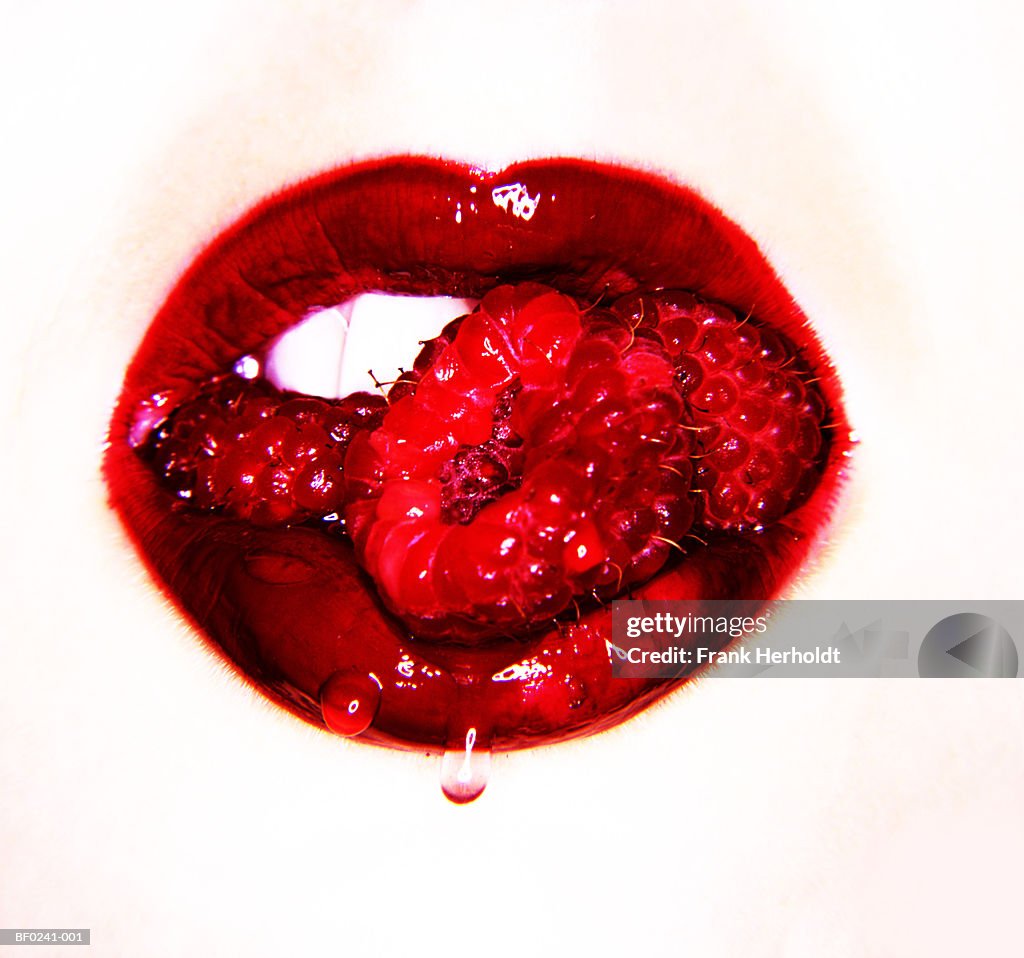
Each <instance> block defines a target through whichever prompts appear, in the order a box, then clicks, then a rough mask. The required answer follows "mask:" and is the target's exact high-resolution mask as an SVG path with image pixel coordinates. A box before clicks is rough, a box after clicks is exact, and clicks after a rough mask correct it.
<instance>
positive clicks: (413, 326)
mask: <svg viewBox="0 0 1024 958" xmlns="http://www.w3.org/2000/svg"><path fill="white" fill-rule="evenodd" d="M477 302H478V300H475V299H456V298H455V297H453V296H394V295H391V294H388V293H363V294H361V295H359V296H356V297H355V298H354V299H351V300H349V301H348V302H347V303H346V304H345V305H347V306H350V307H351V310H352V312H351V316H352V322H351V325H350V326H349V330H348V338H347V340H346V342H345V351H344V354H343V355H342V357H341V370H340V375H339V377H338V380H337V393H336V395H338V396H347V395H349V393H354V392H359V391H361V390H365V391H367V392H373V391H375V389H376V387H375V385H374V382H373V376H371V375H370V373H369V370H372V371H373V375H374V376H376V377H377V379H378V381H380V382H387V381H390V380H393V379H396V378H397V377H398V372H399V369H400V368H401V369H411V368H412V364H413V361H414V360H415V359H416V356H417V354H418V353H419V351H420V346H419V343H420V342H421V341H424V340H427V339H433V338H434V337H435V336H436V335H437V334H438V333H439V332H441V330H442V329H443V328H444V327H445V326H446V325H447V324H448V323H450V322H451V321H452V320H453V319H455V318H456V317H458V316H464V315H465V314H466V313H469V312H472V310H473V309H474V307H475V306H476V304H477Z"/></svg>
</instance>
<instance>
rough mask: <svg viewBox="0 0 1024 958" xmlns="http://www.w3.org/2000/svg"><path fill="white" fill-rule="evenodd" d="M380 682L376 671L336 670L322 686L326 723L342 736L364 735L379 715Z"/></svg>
mask: <svg viewBox="0 0 1024 958" xmlns="http://www.w3.org/2000/svg"><path fill="white" fill-rule="evenodd" d="M380 691H381V686H380V682H378V681H377V677H376V676H375V675H373V674H372V673H371V674H369V675H361V674H359V673H358V672H350V671H345V670H343V671H340V672H335V673H334V674H333V675H332V676H331V677H330V678H329V679H328V680H327V681H326V682H324V684H323V686H321V688H320V711H321V712H322V713H323V716H324V723H325V724H326V725H327V727H328V728H329V729H330V730H331V731H332V732H337V733H338V734H339V735H347V736H352V735H361V734H362V733H363V732H365V731H366V730H367V729H368V728H369V727H370V726H371V725H372V724H373V720H374V719H375V718H376V717H377V710H378V709H379V708H380Z"/></svg>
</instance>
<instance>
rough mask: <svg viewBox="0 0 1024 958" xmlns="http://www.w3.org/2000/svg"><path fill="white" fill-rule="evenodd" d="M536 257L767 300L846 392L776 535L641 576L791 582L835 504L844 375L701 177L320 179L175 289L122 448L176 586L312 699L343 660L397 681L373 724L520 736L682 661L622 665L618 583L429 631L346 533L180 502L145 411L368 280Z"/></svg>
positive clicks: (545, 170)
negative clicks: (477, 625) (147, 442)
mask: <svg viewBox="0 0 1024 958" xmlns="http://www.w3.org/2000/svg"><path fill="white" fill-rule="evenodd" d="M527 279H529V280H533V281H540V282H543V283H546V284H549V285H551V286H552V287H554V288H557V289H559V290H561V291H562V292H564V293H566V294H569V295H571V296H574V297H576V298H577V299H578V300H579V301H580V302H584V303H587V302H589V303H594V302H597V301H598V300H599V299H601V298H602V297H607V298H608V299H609V300H616V299H618V298H620V297H623V296H626V295H627V294H631V293H635V292H637V291H644V290H656V289H661V288H669V289H683V290H691V291H693V292H694V293H695V294H697V295H699V296H701V297H704V298H706V299H708V300H711V301H714V302H720V303H725V304H728V305H729V306H731V307H732V308H733V309H734V310H735V311H736V313H737V315H750V314H751V313H754V311H755V309H756V314H755V319H756V322H757V323H758V324H759V325H762V326H766V327H769V328H775V329H777V330H778V331H779V332H780V333H782V334H783V335H784V336H785V337H787V338H788V339H789V340H790V341H791V342H792V343H793V344H794V345H795V346H796V347H797V348H798V349H799V350H800V352H801V355H802V356H803V357H804V359H805V361H806V362H807V363H808V365H809V367H810V369H811V371H812V372H813V373H814V374H815V376H816V378H817V379H818V381H819V383H820V386H819V388H820V391H821V393H822V395H823V397H824V400H825V402H826V404H827V406H828V409H829V410H830V414H831V415H830V419H831V422H830V423H829V425H830V426H832V427H833V432H834V436H833V439H832V441H831V443H830V444H829V452H828V458H827V461H826V463H825V465H824V469H823V473H822V479H821V481H820V482H819V484H818V486H817V488H816V489H815V490H814V492H813V493H812V494H811V496H810V497H809V498H808V499H807V501H806V502H804V503H803V504H802V505H800V506H799V507H798V508H797V509H795V510H794V511H792V512H791V513H790V514H789V515H787V516H786V517H785V518H784V519H783V520H782V521H780V522H778V523H776V524H774V525H771V526H769V527H767V528H765V529H764V530H763V531H761V532H758V533H757V534H756V535H748V536H735V535H734V536H721V537H717V538H716V539H715V540H714V541H712V542H709V543H706V544H702V547H700V548H696V549H695V550H694V551H693V552H692V554H690V555H688V556H687V557H686V559H685V561H677V562H675V563H674V564H673V565H671V567H667V568H666V569H665V571H663V572H662V573H661V574H660V575H659V576H657V577H655V578H654V579H652V580H651V581H649V582H647V583H646V584H643V585H640V586H637V587H636V588H634V590H633V592H632V594H633V595H634V596H636V597H638V598H702V599H714V598H741V597H742V598H763V599H767V598H770V597H772V596H773V595H775V594H777V593H778V591H779V590H780V589H782V588H783V587H784V586H785V584H786V583H787V582H788V581H789V580H790V579H791V578H792V576H793V575H794V574H795V572H796V571H797V569H798V568H799V567H800V565H801V564H802V563H803V562H805V561H806V560H807V558H808V556H809V555H810V554H811V552H812V550H813V548H814V546H815V543H816V542H817V540H818V537H819V536H820V534H821V531H822V529H823V527H824V525H825V524H826V521H827V518H828V515H829V513H830V508H831V505H832V502H833V499H834V496H835V492H836V485H837V483H838V481H839V478H840V475H841V472H842V464H843V457H844V454H845V453H846V451H847V448H848V446H847V444H846V440H845V433H846V428H845V419H844V418H843V415H842V406H841V401H840V396H839V387H838V382H837V380H836V378H835V376H834V374H833V372H832V369H831V365H830V363H829V362H828V360H827V358H826V357H825V356H824V354H823V352H822V351H821V349H820V347H819V346H818V344H817V341H816V339H815V338H814V336H813V334H812V333H810V331H809V329H808V327H807V324H806V319H805V317H804V316H803V314H802V312H801V311H800V310H799V308H798V307H797V306H796V304H795V303H794V302H793V300H792V298H791V297H790V296H789V294H788V293H787V291H786V290H785V289H784V287H783V286H782V284H781V282H780V281H779V280H778V278H777V277H776V275H775V273H774V272H773V271H772V269H771V267H770V266H769V265H768V263H767V262H766V261H765V260H764V258H763V256H762V255H761V254H760V252H759V251H758V250H757V248H756V246H755V244H754V243H753V242H752V241H751V240H750V239H749V238H747V237H746V236H745V235H744V234H743V233H742V232H741V231H740V230H739V229H738V228H737V227H736V226H735V225H734V224H732V223H731V222H730V221H729V220H727V219H726V218H725V217H724V216H723V215H722V214H721V213H720V212H719V211H717V210H715V209H714V208H713V207H711V206H710V205H709V204H707V203H706V202H705V201H703V200H702V199H701V198H700V197H699V196H697V195H696V194H695V193H693V192H692V191H690V190H687V189H685V188H682V187H679V186H676V185H674V184H671V183H669V182H667V181H664V180H660V179H656V178H654V177H651V176H648V175H645V174H641V173H638V172H635V171H631V170H627V169H623V168H617V167H608V166H600V165H596V164H591V163H585V162H582V161H578V160H548V161H536V162H532V163H527V164H520V165H517V166H515V167H511V168H509V169H507V170H504V171H502V172H500V173H483V172H480V171H477V170H473V169H471V168H468V167H465V166H462V165H459V164H456V163H450V162H442V161H434V160H425V159H419V158H399V159H395V160H388V161H380V162H376V163H369V164H362V165H356V166H353V167H348V168H343V169H341V170H338V171H335V172H333V173H329V174H326V175H324V176H321V177H319V178H317V179H315V180H311V181H308V182H306V183H302V184H299V185H298V186H296V187H294V188H292V189H291V190H289V191H286V192H285V193H283V194H281V195H279V196H278V197H275V198H274V199H273V200H271V201H268V202H267V203H264V204H263V205H261V206H259V207H257V208H256V209H255V210H254V211H253V212H252V213H250V214H249V215H248V216H246V217H244V218H243V219H242V220H241V221H240V222H239V223H238V224H236V226H235V227H233V228H232V229H231V230H229V231H228V232H227V233H225V234H224V235H222V236H221V237H219V238H218V239H217V240H215V241H214V243H213V244H212V245H211V246H210V247H209V248H208V249H207V250H206V251H205V252H204V253H203V254H202V255H201V256H200V257H199V258H198V259H197V260H196V262H195V263H194V264H193V266H192V267H191V268H190V269H189V270H188V271H187V272H186V274H185V275H184V276H183V278H182V280H181V281H180V282H179V284H178V285H177V287H176V288H175V290H174V291H173V292H172V294H171V296H170V297H169V299H168V300H167V302H166V303H165V305H164V307H163V308H162V309H161V311H160V313H159V314H158V315H157V317H156V318H155V320H154V322H153V324H152V326H151V327H150V330H149V332H148V333H147V335H146V337H145V339H144V341H143V343H142V345H141V347H140V349H139V351H138V353H137V354H136V356H135V358H134V360H133V361H132V363H131V365H130V366H129V369H128V372H127V374H126V377H125V386H124V391H123V393H122V397H121V400H120V402H119V404H118V408H117V411H116V413H115V416H114V419H113V421H112V424H111V433H110V438H111V446H110V450H109V453H108V457H107V463H106V471H107V477H108V481H109V483H110V487H111V492H112V499H113V502H114V504H115V505H116V507H117V508H118V510H119V511H120V513H121V515H122V518H123V519H124V521H125V523H126V525H127V526H128V528H129V529H130V531H131V532H132V534H133V535H134V536H135V538H136V540H137V542H138V544H139V547H140V551H141V552H142V554H143V556H144V557H145V559H146V560H147V562H148V563H149V565H150V566H151V568H152V569H153V571H154V572H155V574H156V575H157V576H158V578H159V579H160V580H162V581H163V582H164V583H165V584H166V585H167V587H168V590H169V591H170V593H171V594H172V595H173V596H174V598H175V599H176V600H177V601H178V602H179V603H180V604H181V606H182V607H183V608H184V609H185V610H186V611H187V613H188V614H189V615H190V616H191V617H192V618H193V619H194V620H195V621H196V623H197V624H198V625H199V626H200V628H202V629H203V630H204V632H205V633H206V634H207V636H208V637H210V639H211V640H212V642H213V643H214V644H215V646H216V647H217V648H218V649H219V650H221V651H222V652H223V653H224V654H225V655H226V656H227V657H228V659H229V660H230V661H231V662H233V663H234V664H235V665H237V666H238V667H239V668H240V669H241V671H242V672H243V674H244V675H246V676H247V677H248V678H249V679H251V680H252V681H253V682H255V683H256V684H257V685H258V686H259V687H260V688H261V689H262V690H263V691H265V692H266V693H267V694H269V695H270V696H271V697H273V698H274V699H275V700H276V701H278V702H279V703H280V704H282V705H283V706H285V707H286V708H289V709H290V710H292V711H293V712H295V713H296V714H298V715H300V716H302V717H304V718H306V719H307V720H309V721H311V722H314V723H316V724H322V723H323V722H324V713H323V711H322V709H321V707H320V703H319V700H318V699H319V693H320V690H321V689H322V688H323V687H324V686H325V683H327V682H328V680H330V679H332V677H334V676H338V675H341V676H343V677H344V676H350V677H351V679H352V681H353V682H354V683H362V684H363V686H364V687H365V679H366V677H367V676H369V677H371V678H372V679H373V680H374V682H375V683H377V684H379V686H380V701H379V703H375V705H376V709H375V714H374V716H373V718H372V724H370V725H369V726H368V727H366V728H365V729H362V728H359V729H358V731H360V732H361V733H362V737H363V738H364V739H366V740H368V741H374V742H379V743H382V744H388V745H393V746H398V747H416V748H440V747H444V746H445V745H448V744H450V743H453V742H458V741H460V740H461V739H463V738H464V737H465V735H466V734H467V730H469V729H475V730H476V733H477V736H478V741H479V742H480V743H481V744H484V745H486V746H488V747H491V748H496V749H510V748H519V747H525V746H529V745H536V744H541V743H545V742H551V741H558V740H561V739H564V738H568V737H572V736H574V735H578V734H582V733H585V732H590V731H594V730H597V729H600V728H604V727H607V726H608V725H610V724H614V723H616V722H618V721H621V720H622V719H623V718H625V717H627V716H628V715H630V714H632V713H633V712H635V711H637V710H638V709H640V708H643V707H644V706H645V705H647V704H649V703H650V702H652V701H653V700H655V699H656V698H658V697H660V696H661V695H663V694H665V693H666V692H667V691H669V690H670V689H671V688H672V687H673V686H674V684H677V683H673V682H668V681H665V680H653V679H652V680H639V679H630V680H626V679H612V678H611V677H610V667H609V663H608V658H607V650H606V646H605V640H606V639H607V638H608V637H610V623H611V610H610V608H609V607H608V606H606V605H598V606H596V607H594V608H592V609H589V610H587V611H585V612H584V613H582V614H581V616H580V618H579V620H578V621H575V622H558V623H552V624H551V626H550V627H549V628H547V629H546V630H544V631H541V632H540V633H539V634H535V635H530V636H526V637H518V638H515V639H512V640H509V641H506V642H494V643H489V644H486V645H483V646H480V647H475V648H472V649H467V648H458V649H451V648H446V647H443V646H437V645H427V644H424V643H423V642H418V641H417V640H416V639H415V638H414V637H410V636H409V634H408V631H407V629H405V628H404V627H403V625H402V623H401V622H400V621H399V620H398V619H396V618H395V617H394V616H392V615H390V614H389V613H388V612H387V611H386V610H385V609H384V608H382V606H381V604H380V600H379V597H378V596H377V595H376V592H375V590H374V589H373V588H372V587H370V586H369V585H368V583H367V581H366V579H365V576H364V574H363V571H362V569H361V568H360V566H359V564H358V563H357V561H356V559H355V557H354V555H353V553H352V549H351V546H350V545H349V544H348V542H347V541H346V540H344V539H341V538H338V537H327V536H325V535H324V534H323V533H321V532H318V531H314V530H312V529H309V528H306V527H301V526H296V527H286V528H279V529H264V528H256V527H252V526H250V525H249V524H247V523H244V522H240V521H238V520H232V519H230V518H226V517H223V516H211V515H205V514H204V515H200V514H197V513H195V512H189V511H187V510H181V509H176V508H173V497H172V496H171V495H170V493H169V492H168V491H167V490H166V489H164V488H163V487H161V486H160V484H159V482H158V481H157V478H156V477H155V476H154V475H153V474H152V473H151V472H150V471H149V470H148V469H147V468H146V466H145V465H144V464H143V463H142V462H141V461H140V460H139V458H138V457H137V456H136V455H135V453H134V451H133V449H132V442H131V440H137V436H136V435H135V433H136V431H137V425H138V422H139V418H140V411H141V414H143V415H144V416H145V417H148V418H152V417H153V416H154V409H158V408H171V409H173V408H174V407H175V406H176V405H177V404H178V403H179V402H180V401H181V400H182V399H183V398H184V397H185V396H187V395H188V393H189V392H190V390H192V389H194V388H195V386H196V385H197V384H198V383H201V382H203V381H204V380H205V379H207V378H209V377H211V376H214V375H216V374H219V373H222V372H223V371H225V370H227V369H230V368H231V367H232V365H233V364H234V362H235V361H236V360H237V359H238V357H239V356H241V355H244V354H247V353H251V352H256V351H258V350H259V349H260V348H261V347H263V346H265V345H266V344H267V342H269V341H270V340H271V339H272V338H273V337H275V336H276V335H277V334H279V333H280V332H281V331H282V330H284V329H286V328H288V327H289V326H291V325H293V324H294V323H296V322H297V321H298V320H299V319H301V317H302V316H303V315H305V314H306V313H307V312H309V311H310V310H311V309H314V308H317V307H323V306H331V305H334V304H337V303H340V302H342V301H344V300H345V299H347V298H349V297H351V296H354V295H357V294H359V293H362V292H365V291H368V290H379V291H384V292H393V293H406V294H420V295H451V296H459V297H463V298H471V299H475V298H480V297H482V296H484V295H486V293H487V292H488V291H489V290H491V289H494V288H495V287H496V286H497V285H499V284H502V283H509V282H513V283H514V282H517V281H524V280H527ZM148 418H147V421H148ZM357 626H358V627H357ZM328 724H329V725H330V724H332V723H331V722H330V718H329V716H328ZM357 724H360V723H357Z"/></svg>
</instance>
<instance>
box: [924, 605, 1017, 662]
mask: <svg viewBox="0 0 1024 958" xmlns="http://www.w3.org/2000/svg"><path fill="white" fill-rule="evenodd" d="M917 672H918V674H919V675H921V676H922V677H923V678H1015V677H1016V675H1017V648H1016V646H1015V645H1014V644H1013V639H1012V638H1011V637H1010V633H1009V632H1007V631H1006V629H1004V628H1003V627H1002V626H1001V625H1000V624H999V623H998V622H996V621H995V619H990V618H989V617H988V616H985V615H978V614H977V613H975V612H961V613H960V614H958V615H951V616H949V617H948V618H945V619H943V620H942V621H941V622H938V623H937V624H936V625H934V626H933V627H932V629H931V631H929V633H928V634H927V635H926V636H925V637H924V642H923V643H922V644H921V651H920V653H919V654H918V656H917Z"/></svg>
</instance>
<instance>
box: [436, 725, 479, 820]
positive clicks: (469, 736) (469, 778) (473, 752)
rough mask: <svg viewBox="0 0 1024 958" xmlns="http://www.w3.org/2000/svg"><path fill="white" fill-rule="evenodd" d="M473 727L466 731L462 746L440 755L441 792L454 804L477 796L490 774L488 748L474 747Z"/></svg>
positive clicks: (462, 803)
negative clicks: (464, 742) (463, 745)
mask: <svg viewBox="0 0 1024 958" xmlns="http://www.w3.org/2000/svg"><path fill="white" fill-rule="evenodd" d="M476 738H477V735H476V729H475V728H471V729H470V730H469V731H468V732H466V744H465V747H464V748H455V749H446V750H445V753H444V756H443V757H442V758H441V791H442V792H444V796H445V798H447V799H448V800H449V801H450V802H454V803H455V804H456V805H465V804H466V803H467V802H472V801H473V800H474V799H476V798H479V797H480V795H481V793H482V792H483V790H484V789H485V788H486V787H487V777H488V776H489V775H490V773H491V750H490V749H489V748H486V747H483V746H481V747H479V748H478V747H477V745H476Z"/></svg>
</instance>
